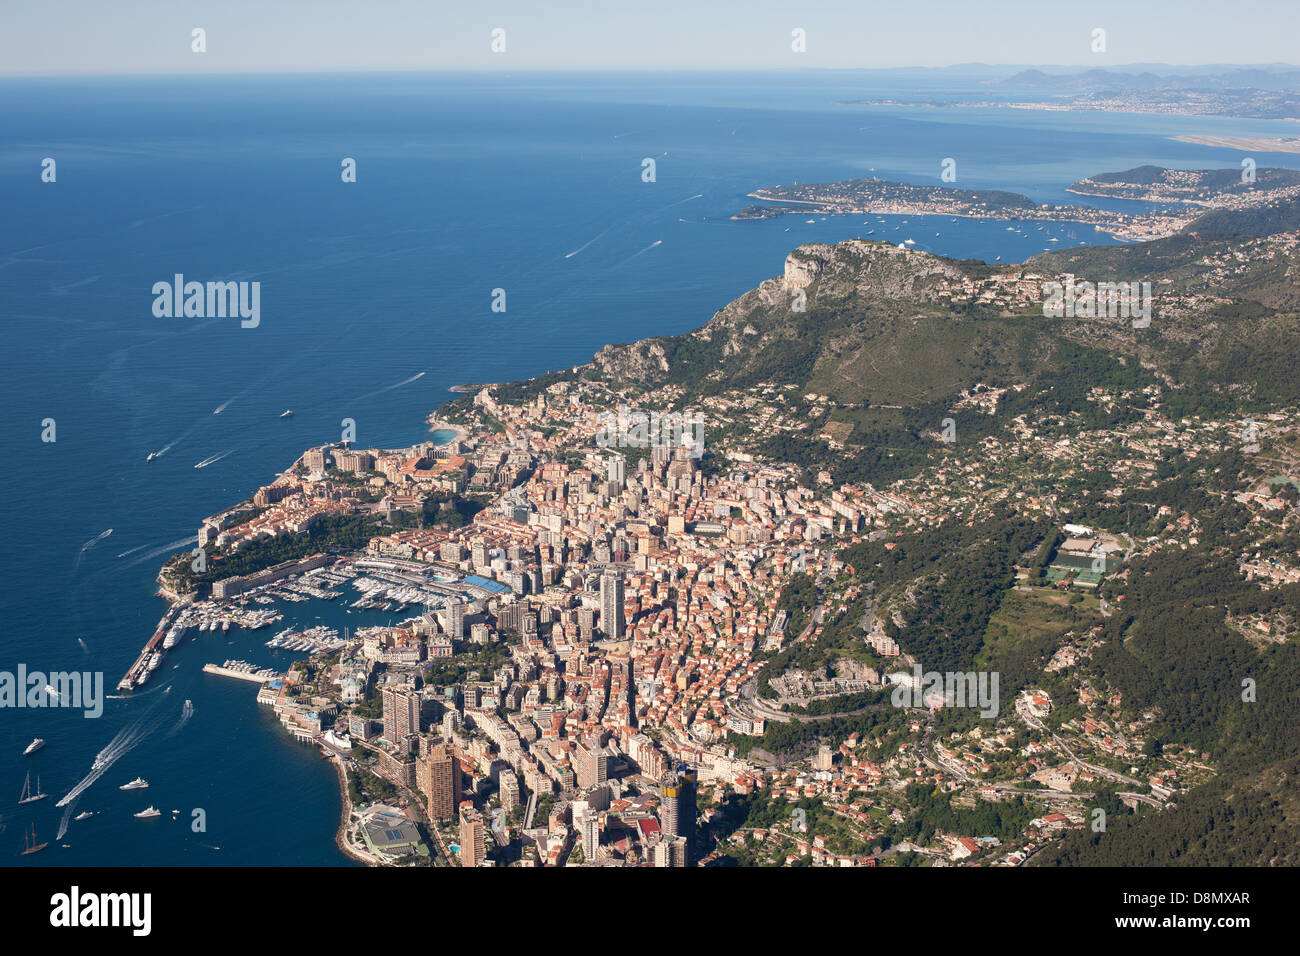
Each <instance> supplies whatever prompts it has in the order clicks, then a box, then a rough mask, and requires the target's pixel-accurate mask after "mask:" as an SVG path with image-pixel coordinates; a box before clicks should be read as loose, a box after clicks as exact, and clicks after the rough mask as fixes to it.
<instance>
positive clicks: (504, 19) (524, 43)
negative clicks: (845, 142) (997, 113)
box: [0, 0, 1300, 74]
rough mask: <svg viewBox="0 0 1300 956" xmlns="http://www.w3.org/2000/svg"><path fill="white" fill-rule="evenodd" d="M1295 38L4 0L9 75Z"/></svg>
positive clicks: (682, 11)
mask: <svg viewBox="0 0 1300 956" xmlns="http://www.w3.org/2000/svg"><path fill="white" fill-rule="evenodd" d="M195 27H202V28H203V29H204V30H206V33H207V52H206V53H202V54H199V53H194V52H192V51H191V49H190V47H191V31H192V30H193V29H194V28H195ZM497 27H500V28H503V29H504V30H505V40H506V52H505V53H501V54H493V53H492V52H491V49H490V47H491V42H492V37H491V33H492V30H493V29H494V28H497ZM1098 27H1100V28H1102V29H1104V30H1105V31H1106V52H1105V53H1094V52H1093V51H1092V49H1091V45H1092V32H1093V30H1094V29H1095V28H1098ZM796 28H800V29H802V30H804V31H806V47H807V50H806V52H804V53H795V52H793V51H792V49H791V43H792V39H791V31H792V30H794V29H796ZM1297 50H1300V0H1260V2H1248V0H1246V2H1243V0H1214V2H1206V0H1178V2H1166V0H1115V2H1113V0H1087V2H1060V0H893V2H880V0H822V2H816V0H812V2H795V0H781V2H777V0H643V2H636V0H502V2H490V0H459V2H454V3H452V2H444V0H206V2H205V0H0V73H6V74H32V73H42V74H61V73H199V72H202V73H212V72H267V71H314V70H437V69H466V68H469V69H498V70H511V69H565V68H569V69H780V68H792V67H793V68H799V67H803V68H813V69H816V68H827V67H833V68H873V67H895V66H948V65H952V64H955V63H969V62H977V61H978V62H983V63H998V64H1007V63H1015V64H1063V65H1077V66H1107V65H1120V64H1125V63H1142V62H1147V63H1150V62H1160V63H1172V64H1204V63H1258V64H1263V63H1270V62H1287V61H1290V60H1295V59H1300V56H1297Z"/></svg>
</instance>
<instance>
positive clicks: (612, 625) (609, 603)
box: [600, 571, 624, 641]
mask: <svg viewBox="0 0 1300 956" xmlns="http://www.w3.org/2000/svg"><path fill="white" fill-rule="evenodd" d="M600 629H601V630H602V631H604V632H605V636H606V637H607V638H608V639H609V640H611V641H621V640H622V639H623V631H624V621H623V578H622V576H621V575H620V574H619V573H618V572H617V571H606V572H605V573H604V574H603V575H601V578H600Z"/></svg>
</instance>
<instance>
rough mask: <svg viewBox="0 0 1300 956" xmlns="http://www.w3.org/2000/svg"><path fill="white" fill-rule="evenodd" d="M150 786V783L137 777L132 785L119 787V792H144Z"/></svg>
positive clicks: (125, 784)
mask: <svg viewBox="0 0 1300 956" xmlns="http://www.w3.org/2000/svg"><path fill="white" fill-rule="evenodd" d="M148 786H149V781H148V780H146V779H145V778H144V777H136V778H135V779H134V780H132V781H131V782H130V783H124V784H122V786H120V787H118V788H117V789H119V790H143V789H145V788H146V787H148Z"/></svg>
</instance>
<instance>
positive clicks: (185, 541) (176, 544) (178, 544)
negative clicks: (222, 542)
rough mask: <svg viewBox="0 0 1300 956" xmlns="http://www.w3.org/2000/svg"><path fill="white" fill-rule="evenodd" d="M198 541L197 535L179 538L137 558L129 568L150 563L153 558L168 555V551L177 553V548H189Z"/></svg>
mask: <svg viewBox="0 0 1300 956" xmlns="http://www.w3.org/2000/svg"><path fill="white" fill-rule="evenodd" d="M198 540H199V536H198V535H197V534H192V535H190V536H189V537H187V538H178V539H177V540H175V541H171V542H168V543H167V544H163V545H159V546H158V547H156V548H154V549H153V550H152V551H147V552H145V553H144V554H142V555H140V557H138V558H136V559H135V560H134V561H132V562H131V563H130V564H128V565H127V567H135V565H137V564H139V563H140V562H142V561H148V560H150V559H151V558H156V557H158V556H159V555H160V554H166V553H167V552H168V551H175V550H176V549H177V548H184V547H187V546H189V545H191V544H194V543H196V542H197V541H198Z"/></svg>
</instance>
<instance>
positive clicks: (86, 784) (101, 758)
mask: <svg viewBox="0 0 1300 956" xmlns="http://www.w3.org/2000/svg"><path fill="white" fill-rule="evenodd" d="M170 692H171V688H170V687H168V688H167V689H166V691H165V692H164V696H163V700H165V699H166V694H168V693H170ZM162 702H163V701H162V700H160V701H159V702H158V703H155V704H154V705H153V706H152V707H150V708H149V710H147V711H146V712H145V713H144V714H142V715H141V716H139V717H137V718H136V719H135V720H133V721H132V722H131V723H129V724H127V725H126V726H125V727H123V728H122V729H121V730H119V731H118V732H117V736H115V737H114V738H113V739H112V740H110V741H109V742H108V744H107V745H106V746H105V747H104V749H103V750H101V751H100V752H99V753H98V754H96V755H95V762H94V764H93V765H92V766H91V768H90V773H88V774H86V776H84V777H83V778H82V779H81V781H80V782H78V783H77V785H76V786H75V787H73V788H72V789H71V790H69V791H68V792H67V794H66V795H65V796H64V797H63V799H62V800H60V801H59V802H58V803H56V804H55V806H56V807H66V806H67V805H68V804H70V803H72V802H73V801H74V800H76V799H77V798H78V797H80V796H81V795H82V794H83V793H85V792H86V791H87V790H88V789H90V787H91V785H93V784H94V783H95V781H96V780H98V779H99V778H100V777H102V776H103V775H104V774H106V773H108V771H109V768H111V767H112V766H113V764H115V763H117V761H118V760H120V759H121V758H122V757H123V756H125V755H126V754H128V753H130V752H131V751H132V750H134V749H135V747H136V746H137V745H138V744H139V743H140V742H141V741H142V740H144V739H145V738H146V737H148V736H149V735H150V734H151V733H153V732H154V731H155V730H157V729H158V728H159V727H160V726H161V725H162V722H163V721H164V720H166V719H167V718H166V717H165V716H164V715H162V714H161V713H159V710H160V708H161V706H162Z"/></svg>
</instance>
